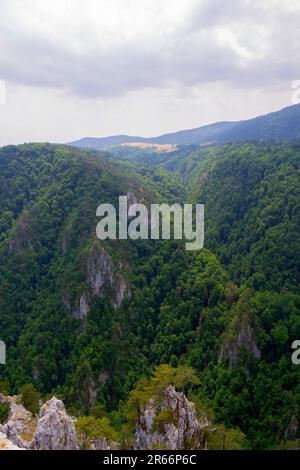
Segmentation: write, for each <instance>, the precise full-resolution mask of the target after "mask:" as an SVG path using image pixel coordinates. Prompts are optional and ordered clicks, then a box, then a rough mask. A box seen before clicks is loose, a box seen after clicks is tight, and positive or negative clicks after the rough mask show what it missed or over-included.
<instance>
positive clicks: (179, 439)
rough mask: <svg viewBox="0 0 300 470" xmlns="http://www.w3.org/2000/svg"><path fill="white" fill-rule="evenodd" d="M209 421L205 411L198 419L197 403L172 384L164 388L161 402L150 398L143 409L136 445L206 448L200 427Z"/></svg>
mask: <svg viewBox="0 0 300 470" xmlns="http://www.w3.org/2000/svg"><path fill="white" fill-rule="evenodd" d="M209 424H210V422H209V418H208V417H207V416H206V415H205V414H203V416H202V418H201V420H200V421H199V419H198V418H197V415H196V411H195V406H194V404H193V403H192V402H190V401H188V399H187V398H186V396H185V394H184V393H179V392H177V391H176V390H175V388H174V387H173V386H171V385H170V386H169V387H167V388H166V389H165V390H164V391H163V393H162V398H161V400H160V402H159V403H155V402H154V400H150V401H149V403H148V404H147V406H146V407H145V408H144V409H142V410H141V411H140V414H139V417H138V423H137V426H136V432H135V448H136V449H137V450H148V449H153V448H161V449H165V448H167V449H172V450H182V449H203V448H204V447H205V439H204V437H203V436H204V434H203V433H202V432H201V431H202V430H203V429H204V428H206V427H207V426H209Z"/></svg>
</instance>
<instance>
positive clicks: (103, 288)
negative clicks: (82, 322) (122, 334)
mask: <svg viewBox="0 0 300 470" xmlns="http://www.w3.org/2000/svg"><path fill="white" fill-rule="evenodd" d="M122 267H123V264H122V262H119V265H118V266H114V264H113V262H112V259H111V257H110V256H109V255H108V253H107V252H106V251H105V249H104V248H103V247H102V246H101V245H100V244H99V243H98V242H95V243H94V244H93V246H92V249H91V251H90V254H89V257H88V261H87V276H86V282H87V284H88V286H89V287H90V288H91V291H92V294H93V295H95V296H99V297H103V296H105V295H108V296H109V297H110V298H111V301H112V304H113V305H114V307H115V309H116V310H118V309H119V308H120V307H121V304H122V302H123V300H124V299H125V297H128V296H130V288H129V286H128V283H127V282H126V280H125V278H124V276H123V275H122V274H121V272H120V269H121V268H122ZM81 299H82V296H81ZM84 301H85V304H88V300H87V299H86V298H85V299H84ZM81 310H82V309H81ZM86 310H88V308H86V305H84V311H86Z"/></svg>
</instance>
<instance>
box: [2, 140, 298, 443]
mask: <svg viewBox="0 0 300 470" xmlns="http://www.w3.org/2000/svg"><path fill="white" fill-rule="evenodd" d="M185 151H186V154H185V158H184V159H183V160H178V159H176V161H175V160H174V162H173V164H174V167H173V168H172V164H171V161H168V165H166V166H168V169H169V170H170V171H171V173H170V172H168V171H167V169H166V168H163V167H161V166H155V167H153V166H150V165H137V164H133V163H131V162H128V161H122V162H118V161H113V160H110V159H108V158H107V154H106V153H105V154H102V153H101V152H97V153H96V154H93V153H91V152H88V151H84V150H80V149H76V148H74V147H66V146H55V145H50V144H30V145H29V144H28V145H22V146H8V147H3V148H1V149H0V183H1V184H0V208H1V211H0V214H1V217H0V231H1V235H0V313H1V314H0V331H1V340H3V341H5V343H6V345H7V364H6V366H5V367H1V368H0V393H1V392H4V388H5V389H6V390H5V391H6V394H7V395H8V394H15V393H18V392H19V390H20V388H21V393H22V390H23V393H24V387H25V390H28V389H29V390H30V396H31V397H32V394H33V393H32V387H34V388H35V389H36V392H35V394H33V395H34V396H37V397H39V396H40V395H42V396H43V399H44V400H47V397H49V394H51V396H52V395H56V396H59V397H61V398H62V399H64V401H65V403H66V406H67V409H68V410H71V412H72V415H76V416H79V417H80V418H81V425H82V429H83V430H85V432H87V433H89V432H91V430H94V429H95V426H96V429H98V430H99V433H100V434H101V433H104V429H106V432H107V433H108V434H109V435H110V436H113V435H114V434H115V433H118V434H119V435H121V436H124V435H125V436H127V437H126V439H127V440H126V442H125V441H124V442H123V441H122V442H123V443H122V446H123V448H130V446H131V445H133V444H132V442H133V441H134V436H135V432H134V430H135V425H136V423H137V422H138V423H139V425H140V428H141V429H144V428H143V420H144V417H143V412H142V414H140V415H138V414H137V410H140V412H141V410H146V408H147V406H148V405H147V404H148V402H149V400H150V399H151V398H152V397H153V396H155V393H157V387H159V390H158V391H161V390H165V389H166V387H168V386H170V385H175V386H176V389H177V390H178V391H179V392H180V391H184V392H185V393H187V394H188V398H190V399H191V401H193V402H194V403H195V406H196V409H197V410H198V412H199V413H200V415H198V418H197V419H198V420H200V418H199V416H201V413H202V416H203V410H209V413H210V414H211V415H212V416H213V422H216V423H219V424H218V426H220V429H222V430H223V431H220V435H219V434H218V439H219V440H220V442H221V443H222V439H223V438H222V436H225V435H227V434H226V433H227V432H228V430H229V435H230V438H229V437H228V444H226V445H227V448H241V446H242V447H243V448H244V446H245V445H246V446H248V447H251V448H253V449H261V448H270V447H277V448H278V447H279V446H286V447H297V446H299V437H300V436H299V428H298V424H297V423H298V422H299V420H300V415H299V409H300V397H299V379H300V375H299V374H300V368H299V367H296V366H295V365H294V364H293V363H292V361H291V353H292V351H291V344H292V342H293V341H294V340H295V339H299V337H300V322H299V318H300V297H299V284H300V276H299V266H300V239H299V226H300V206H299V199H300V194H299V188H300V147H299V144H297V143H284V142H282V143H276V144H274V143H273V144H272V143H248V144H225V145H222V146H212V147H205V148H201V149H196V150H195V149H188V148H187V149H185ZM122 194H128V195H129V197H131V198H132V199H133V200H137V201H140V202H143V203H145V204H150V203H151V202H156V203H157V202H168V203H173V202H181V203H183V202H192V203H196V202H199V203H204V204H205V227H206V228H205V248H204V249H202V250H200V251H198V252H188V251H185V249H184V243H183V242H182V241H180V240H152V241H148V240H136V241H133V240H106V241H100V240H98V239H97V238H96V236H95V227H96V224H97V217H96V215H95V212H96V208H97V206H98V205H99V204H100V203H102V202H112V203H114V204H117V203H118V196H119V195H122ZM157 367H158V369H157ZM191 368H192V370H191ZM153 371H154V374H156V375H155V379H154V380H153V381H152V380H151V379H150V378H149V377H151V374H152V372H153ZM155 371H156V372H155ZM197 377H198V378H200V381H201V386H200V385H199V380H198V378H197ZM26 384H27V385H26ZM172 390H173V389H172ZM172 390H171V391H172ZM159 393H160V392H159ZM172 393H173V391H172ZM153 394H154V395H153ZM160 396H161V395H160ZM176 396H177V395H176ZM178 398H179V396H178ZM182 400H183V398H182ZM36 401H37V402H38V401H39V400H38V399H37V400H36ZM183 401H184V400H183ZM166 403H167V402H165V401H164V404H163V405H162V406H159V407H158V409H157V417H156V418H155V421H154V422H153V426H154V428H153V429H156V430H158V431H159V433H158V434H160V435H161V439H162V441H163V442H166V441H167V438H166V436H165V435H163V431H162V430H163V429H164V430H166V429H168V426H167V425H168V424H170V423H172V419H173V418H172V413H171V414H170V409H169V406H168V405H166ZM174 406H175V405H174ZM1 407H2V408H1ZM201 410H202V411H201ZM207 412H208V411H207ZM5 413H7V405H6V404H5V403H4V404H3V405H2V404H0V420H1V419H2V416H5ZM205 413H206V411H205ZM94 419H96V420H100V422H101V423H100V424H99V422H98V421H97V422H96V423H95V422H94V421H93V420H94ZM195 422H196V421H195ZM218 426H217V429H219V427H218ZM151 429H152V428H151ZM226 430H227V431H226ZM141 432H142V431H141ZM230 433H231V434H230ZM104 434H105V433H104ZM229 435H228V436H229ZM151 436H152V431H151V430H150V429H149V433H148V435H146V434H145V435H144V434H143V435H141V436H140V439H143V440H144V442H145V439H146V440H148V439H149V440H151V439H152V437H151ZM220 436H221V437H220ZM243 436H244V437H243ZM215 437H216V438H217V435H216V436H215ZM244 438H245V439H246V440H247V442H246V444H245V442H244ZM224 439H225V437H224ZM226 439H227V438H226ZM112 440H114V439H112ZM242 441H243V444H241V442H242ZM147 442H148V441H147ZM149 442H150V441H149ZM226 442H227V441H226ZM188 445H189V444H188V443H186V446H188ZM213 445H216V446H217V445H219V444H216V443H215V444H213ZM220 445H221V444H220ZM239 446H240V447H239ZM217 448H218V447H217Z"/></svg>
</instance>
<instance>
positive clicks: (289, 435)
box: [284, 415, 299, 441]
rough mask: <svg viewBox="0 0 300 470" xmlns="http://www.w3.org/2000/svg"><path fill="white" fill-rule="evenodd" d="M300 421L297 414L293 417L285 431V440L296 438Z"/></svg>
mask: <svg viewBox="0 0 300 470" xmlns="http://www.w3.org/2000/svg"><path fill="white" fill-rule="evenodd" d="M298 427H299V423H298V420H297V418H296V416H295V415H293V416H292V417H291V420H290V422H289V424H288V426H287V428H286V430H285V432H284V440H285V441H288V440H294V439H296V436H297V432H298Z"/></svg>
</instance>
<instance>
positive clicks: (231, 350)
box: [219, 318, 261, 368]
mask: <svg viewBox="0 0 300 470" xmlns="http://www.w3.org/2000/svg"><path fill="white" fill-rule="evenodd" d="M235 330H236V331H235V332H234V333H233V334H229V335H227V338H226V340H225V342H224V344H223V346H222V348H221V350H220V353H219V360H222V359H223V358H224V357H227V358H228V359H229V367H230V368H233V367H236V366H237V365H238V363H239V352H240V351H241V350H242V349H243V348H244V349H245V350H247V351H248V353H249V354H250V355H252V356H253V357H255V358H256V359H260V358H261V351H260V349H259V348H258V347H257V345H256V342H255V339H254V333H253V329H252V328H251V325H250V323H249V320H248V318H244V319H243V320H241V321H237V322H236V324H235Z"/></svg>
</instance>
